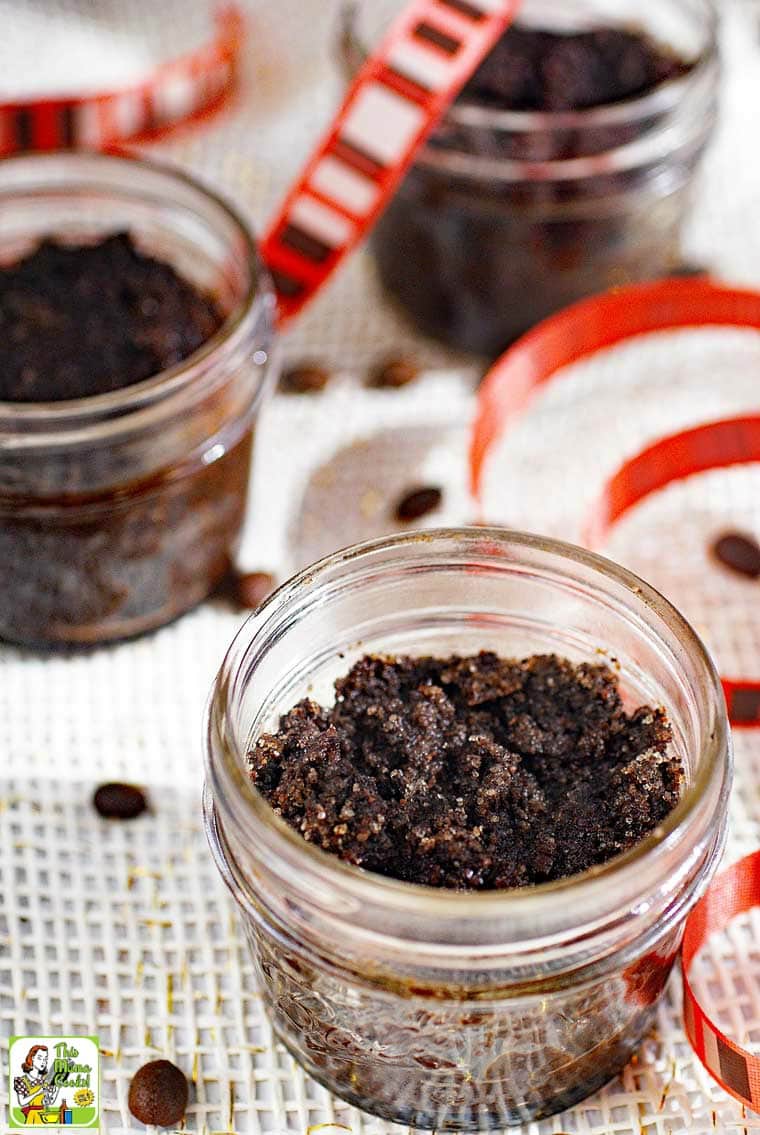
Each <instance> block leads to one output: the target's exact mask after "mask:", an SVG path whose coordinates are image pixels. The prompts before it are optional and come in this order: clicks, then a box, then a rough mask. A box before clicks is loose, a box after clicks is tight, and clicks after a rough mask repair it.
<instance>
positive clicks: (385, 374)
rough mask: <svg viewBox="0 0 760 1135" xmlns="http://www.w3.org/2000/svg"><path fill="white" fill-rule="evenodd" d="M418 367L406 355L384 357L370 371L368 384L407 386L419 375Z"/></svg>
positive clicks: (396, 387) (386, 386)
mask: <svg viewBox="0 0 760 1135" xmlns="http://www.w3.org/2000/svg"><path fill="white" fill-rule="evenodd" d="M419 373H420V368H419V366H418V364H417V363H416V362H415V360H414V359H412V358H410V357H409V356H408V355H396V356H391V357H389V358H387V359H384V360H383V361H382V362H381V363H379V364H378V365H377V366H376V367H375V368H374V369H373V370H372V371H371V372H370V376H369V385H370V386H375V387H378V388H381V389H383V388H385V389H393V390H398V389H399V388H400V387H402V386H408V385H409V383H410V382H414V380H415V378H417V377H418V376H419Z"/></svg>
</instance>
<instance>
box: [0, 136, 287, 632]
mask: <svg viewBox="0 0 760 1135" xmlns="http://www.w3.org/2000/svg"><path fill="white" fill-rule="evenodd" d="M123 231H129V233H130V234H131V236H132V239H133V240H134V241H135V242H136V244H137V245H138V247H139V248H140V249H141V250H142V251H143V252H146V253H148V254H151V255H154V256H156V257H157V258H159V259H162V260H164V261H167V262H169V263H170V264H171V265H172V267H174V268H175V269H176V270H177V271H178V272H179V273H180V274H181V275H182V276H183V277H184V278H185V279H187V280H188V281H189V282H191V283H192V284H194V285H195V286H197V287H198V288H200V289H202V290H203V291H206V292H209V293H211V294H213V296H214V298H215V300H216V302H217V303H218V304H219V306H220V307H221V309H222V311H223V312H224V313H225V315H226V320H225V322H224V324H223V325H222V327H221V328H220V330H219V331H218V332H217V334H216V335H215V336H214V337H213V338H212V339H210V340H209V341H208V342H207V343H206V344H204V345H203V346H202V347H201V348H200V349H199V350H198V351H196V352H195V353H194V354H193V355H191V356H190V357H189V358H188V359H186V360H184V361H183V362H181V363H178V364H177V365H176V366H173V367H171V368H170V369H168V370H166V371H164V372H162V373H161V374H158V375H156V376H154V377H153V378H150V379H148V380H147V381H144V382H140V383H137V384H134V385H132V386H127V387H125V388H123V389H121V390H117V391H115V392H113V393H108V394H103V395H96V396H93V397H88V398H80V399H72V400H68V401H60V402H50V403H11V402H2V403H0V574H2V579H3V587H2V589H1V590H0V635H1V636H2V637H4V638H7V639H10V640H12V641H15V642H19V643H27V644H33V645H54V644H66V643H77V644H92V643H97V642H103V641H106V640H110V639H118V638H123V637H125V636H128V635H134V634H137V633H139V632H142V631H147V630H150V629H152V628H154V627H158V626H160V625H162V624H164V623H167V622H169V621H170V620H171V619H173V618H175V617H176V616H177V615H180V614H182V613H183V612H184V611H187V610H188V609H189V608H191V607H193V606H194V605H195V604H197V603H198V602H200V601H201V600H202V599H204V598H205V597H206V595H208V594H209V592H210V591H211V590H212V589H213V587H214V586H215V585H216V584H217V583H218V581H219V580H220V578H221V577H222V575H223V574H224V572H225V571H226V570H227V568H228V565H229V563H230V558H231V557H232V556H233V555H234V552H235V550H236V546H237V542H238V538H239V534H240V530H241V525H242V522H243V517H244V514H245V505H246V496H247V490H248V480H249V472H250V462H251V447H252V439H253V425H254V422H255V419H256V415H257V413H258V410H259V407H260V405H261V402H262V399H263V397H264V394H265V392H266V390H267V388H268V386H269V385H270V383H271V381H272V378H273V373H272V372H273V368H272V367H271V365H270V352H271V346H272V336H273V317H274V299H273V293H272V290H271V287H270V284H269V281H268V277H267V275H266V272H265V271H264V270H263V268H262V266H261V263H260V261H259V259H258V254H257V252H256V246H255V243H254V238H253V236H252V234H251V232H250V231H249V229H248V226H247V225H246V224H245V222H244V221H242V220H241V218H240V217H238V216H237V215H236V214H235V213H234V212H233V211H232V210H231V209H230V207H229V206H228V205H227V204H225V203H224V202H223V201H222V200H221V199H219V198H218V197H216V196H215V195H214V194H213V193H210V192H209V191H208V190H207V189H204V188H203V187H202V186H201V185H199V184H197V183H196V182H195V181H193V180H192V179H190V178H188V177H186V176H184V175H182V174H179V173H176V172H174V171H172V170H170V169H168V168H162V167H161V166H158V165H154V164H152V163H148V162H144V161H140V160H137V159H136V158H128V157H117V156H103V155H84V154H61V155H57V154H51V155H46V156H34V157H22V158H13V159H9V160H6V161H4V162H3V163H2V164H1V165H0V259H1V260H2V262H3V263H11V262H13V261H14V260H16V259H18V258H19V257H21V256H23V255H25V254H27V253H28V252H29V251H31V249H32V248H33V247H34V246H35V245H36V244H37V243H38V242H39V241H40V240H41V239H42V238H44V237H49V236H53V237H55V238H57V239H59V240H62V241H65V242H66V243H72V244H76V243H85V242H91V241H96V240H98V239H102V238H103V237H105V236H107V235H111V234H113V233H115V232H123Z"/></svg>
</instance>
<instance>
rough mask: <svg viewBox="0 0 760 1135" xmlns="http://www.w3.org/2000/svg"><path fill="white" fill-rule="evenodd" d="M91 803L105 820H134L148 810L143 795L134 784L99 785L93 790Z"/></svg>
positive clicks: (145, 798)
mask: <svg viewBox="0 0 760 1135" xmlns="http://www.w3.org/2000/svg"><path fill="white" fill-rule="evenodd" d="M92 803H93V807H94V808H95V811H96V812H98V813H99V815H101V816H104V817H105V818H106V819H107V820H134V819H136V818H137V816H141V815H142V813H143V812H145V811H147V808H148V799H147V797H146V795H145V793H144V792H143V790H142V788H138V787H137V785H135V784H118V783H111V784H101V785H100V787H99V788H96V789H95V793H94V795H93V798H92Z"/></svg>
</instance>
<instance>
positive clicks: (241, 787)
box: [206, 528, 731, 921]
mask: <svg viewBox="0 0 760 1135" xmlns="http://www.w3.org/2000/svg"><path fill="white" fill-rule="evenodd" d="M436 540H451V541H456V542H458V543H459V544H461V545H463V546H464V547H467V546H473V550H475V547H476V546H477V545H480V549H481V552H482V548H483V544H484V542H486V543H487V542H493V541H495V542H497V543H498V544H499V545H500V546H502V547H505V548H513V549H517V550H518V551H519V550H520V549H521V548H522V549H524V550H526V551H532V552H541V553H546V554H547V555H550V556H553V557H556V559H557V560H558V561H563V560H564V561H567V562H570V563H575V564H577V565H579V566H581V567H583V568H586V569H590V570H591V571H592V572H594V573H595V574H599V575H601V576H603V577H606V578H607V579H608V580H610V581H612V582H613V583H615V584H618V585H622V586H623V587H624V588H625V590H626V591H627V592H629V593H631V594H632V595H634V596H635V599H636V602H637V603H638V604H640V605H642V606H643V607H647V608H650V609H654V611H655V612H656V613H657V615H658V616H659V617H660V618H661V619H662V620H663V621H664V622H665V623H666V624H667V626H668V627H669V629H670V630H671V631H673V632H674V634H675V636H676V637H677V639H678V640H679V642H680V643H682V644H683V645H684V647H685V649H687V650H688V651H689V652H690V654H691V657H692V658H693V659H694V660H695V661H696V662H697V664H698V669H699V671H700V674H701V679H702V680H703V682H704V688H705V691H706V693H707V696H708V698H709V700H710V703H711V714H710V730H711V732H710V734H709V736H708V737H707V739H706V743H705V749H704V751H703V753H704V759H702V760H700V762H699V765H698V767H697V770H696V773H695V776H694V779H693V781H692V783H691V784H690V785H689V787H688V789H687V790H686V792H685V793H684V795H683V797H682V799H681V801H680V802H679V804H678V805H677V807H676V808H675V809H674V811H673V812H671V813H670V815H669V816H668V817H667V818H666V819H665V820H664V821H663V822H662V823H661V824H660V825H659V826H658V827H657V829H656V830H655V831H654V832H652V833H650V835H648V836H647V837H646V838H645V839H644V840H642V841H641V842H640V843H638V844H636V846H635V847H633V848H631V849H630V850H629V851H627V852H625V853H623V854H622V855H619V856H617V857H615V858H614V859H612V860H610V861H609V862H607V863H605V864H601V865H599V866H598V867H594V868H592V869H591V870H589V871H586V872H584V873H583V874H579V875H574V876H571V877H569V878H567V879H562V880H559V881H557V882H551V883H542V884H539V885H536V886H533V887H526V888H516V889H512V890H502V891H476V892H456V891H451V890H444V889H441V888H433V887H425V886H421V885H419V884H412V883H407V882H402V881H400V880H396V879H390V878H386V877H384V876H381V875H378V874H375V873H372V872H368V871H363V870H361V869H360V868H357V867H355V866H353V865H350V864H347V863H344V862H342V861H341V860H340V859H338V858H337V857H336V856H334V855H331V854H329V853H327V852H325V851H323V850H321V849H319V848H317V847H315V846H313V845H312V844H310V843H308V842H307V841H306V840H304V839H303V837H302V836H301V835H299V834H298V833H297V832H296V831H294V830H293V829H292V828H291V827H290V826H289V825H288V824H286V823H285V821H284V820H282V818H281V817H279V816H277V814H276V813H275V812H274V810H273V809H272V808H271V806H270V805H269V804H268V803H267V801H266V800H265V799H264V797H263V796H262V795H261V794H260V793H259V792H257V791H256V789H255V788H254V786H253V784H252V782H251V781H250V779H249V778H248V777H247V775H245V772H244V760H245V753H244V752H243V751H242V748H241V745H240V738H235V737H233V736H231V735H230V731H229V729H228V728H226V726H227V721H228V719H227V715H226V705H227V704H228V700H229V698H230V693H231V686H232V684H233V682H234V680H235V675H236V672H237V669H238V666H239V664H240V661H241V660H242V658H244V657H245V655H246V653H247V651H248V650H250V648H251V647H252V646H253V645H254V644H255V643H256V642H257V641H259V643H260V644H261V645H262V646H264V647H265V644H266V641H267V639H268V637H269V636H270V635H271V634H273V633H275V631H274V627H273V624H274V623H275V622H276V620H277V618H278V615H279V614H280V613H281V612H282V611H283V609H284V608H285V607H286V606H287V604H288V602H289V601H290V600H291V599H293V598H295V597H297V596H298V595H299V593H301V592H303V591H304V590H305V589H306V588H308V589H310V590H311V591H312V592H313V591H314V589H315V588H316V586H317V585H318V584H319V582H320V580H321V579H324V578H326V577H328V576H329V575H330V573H331V572H332V571H333V570H334V569H336V568H339V567H341V566H344V565H348V564H351V563H353V562H357V561H361V560H362V559H366V558H367V557H372V556H373V555H375V554H377V553H379V552H382V551H393V550H396V551H401V550H403V549H404V548H409V547H411V546H412V545H416V544H419V543H420V542H423V543H428V542H431V541H436ZM246 742H247V738H246ZM215 745H216V746H219V745H221V747H222V753H221V761H217V759H216V753H215V752H214V749H215ZM220 766H221V767H220ZM730 773H731V756H730V743H729V733H728V724H727V717H726V713H725V702H724V698H723V691H722V686H721V682H720V678H719V676H718V674H717V671H716V669H715V666H714V663H713V661H712V659H711V657H710V655H709V653H708V651H707V649H706V647H705V646H704V644H703V643H702V641H701V639H700V638H699V636H698V635H697V633H696V631H695V630H694V629H693V628H692V627H691V625H690V624H689V623H688V621H687V620H686V619H685V618H684V616H683V615H681V613H680V612H679V611H678V610H677V609H676V608H675V607H674V606H673V605H672V604H671V603H670V602H669V600H667V599H666V598H665V597H664V596H662V595H661V594H660V593H659V592H658V591H656V590H655V589H654V588H653V587H652V586H651V585H649V584H647V583H646V582H644V581H643V580H641V579H640V578H639V577H638V576H636V575H635V574H634V573H632V572H630V571H629V570H628V569H626V568H624V567H622V566H621V565H619V564H616V563H614V562H613V561H612V560H609V559H607V558H605V557H603V556H600V555H598V554H597V553H594V552H590V551H587V550H586V549H583V548H580V547H577V546H575V545H571V544H568V543H565V542H563V541H559V540H554V539H549V538H546V537H543V536H537V535H532V534H526V533H521V532H514V531H511V530H508V529H503V528H459V529H456V528H453V529H434V530H429V531H424V532H412V533H407V534H402V535H395V536H390V537H384V538H381V539H375V540H370V541H367V542H365V543H361V544H358V545H354V546H351V547H349V548H346V549H343V550H341V551H338V552H336V553H334V554H332V555H330V556H327V557H325V558H324V559H322V560H320V561H319V562H318V563H316V564H314V565H313V566H311V567H308V568H306V569H304V570H303V571H301V572H300V573H298V574H297V575H296V576H294V577H293V578H292V579H291V580H289V581H288V582H287V583H285V584H284V585H283V586H282V587H280V588H279V589H278V590H277V591H276V592H275V593H274V594H273V595H272V596H271V597H270V598H269V599H268V600H267V602H266V603H265V604H264V605H263V606H262V607H261V608H260V609H259V611H258V612H256V613H255V614H254V615H252V616H251V617H250V618H249V619H248V620H247V621H246V623H245V624H244V625H243V627H242V628H241V630H240V631H239V633H238V635H237V636H236V638H235V640H234V642H233V644H232V646H231V647H230V649H229V651H228V653H227V655H226V657H225V659H224V662H223V664H222V667H221V670H220V672H219V675H218V677H217V680H216V682H215V685H214V687H213V690H212V693H211V697H210V700H209V703H208V707H207V713H206V783H207V787H209V786H210V788H211V796H212V800H213V801H217V800H218V797H217V795H216V792H215V789H216V788H218V787H220V786H221V787H223V789H224V800H225V807H226V808H227V807H229V808H230V809H231V811H232V813H233V814H234V818H235V820H236V821H241V822H242V823H243V824H245V822H246V820H247V821H251V820H253V821H254V822H255V823H256V824H261V825H263V827H264V828H265V829H266V831H267V834H268V836H271V837H272V840H273V845H274V846H273V851H274V853H275V854H283V855H284V856H285V858H287V859H289V860H290V862H291V865H292V864H294V863H297V864H299V865H302V866H306V867H309V868H311V869H313V873H314V877H315V878H317V877H318V878H319V879H320V880H322V881H324V882H325V883H327V884H328V885H329V884H330V883H334V884H335V885H336V888H338V889H341V890H345V891H348V892H350V893H351V894H352V896H353V897H354V898H357V899H359V901H364V900H365V899H366V900H367V901H370V902H372V901H375V902H377V903H378V904H379V905H385V906H386V907H388V908H393V910H395V911H396V912H397V913H399V914H404V913H414V914H415V915H417V916H420V915H422V916H423V917H425V916H429V917H430V918H433V919H434V918H435V917H436V916H438V917H442V916H448V917H450V916H452V915H454V914H455V915H456V916H458V917H462V918H472V919H476V920H478V921H481V920H486V919H487V918H488V917H492V916H495V915H496V914H498V916H499V918H501V919H504V918H505V917H509V915H510V913H514V914H515V915H517V914H518V912H519V915H520V917H521V918H525V919H526V920H527V921H529V914H530V911H531V909H536V908H537V905H538V904H545V903H546V902H547V901H552V900H555V899H558V898H562V899H567V900H571V899H572V900H577V901H578V902H581V901H582V899H583V897H584V896H586V897H588V896H590V895H591V894H592V893H597V892H598V891H599V889H600V888H602V887H605V886H607V885H608V884H609V883H610V882H611V881H621V882H622V880H624V879H629V880H630V879H632V877H633V876H634V874H637V873H638V872H639V870H640V869H641V867H642V865H643V864H652V863H653V862H654V861H655V860H656V859H657V858H658V856H659V854H660V853H662V852H664V851H667V850H668V849H671V848H673V847H675V846H676V845H677V844H679V843H680V841H681V839H682V837H683V835H684V833H685V832H686V831H687V830H688V829H689V828H690V826H691V825H692V824H694V823H695V822H698V821H699V818H700V815H701V817H702V819H703V820H704V819H705V817H704V810H705V800H706V799H707V798H708V796H710V794H712V797H713V802H714V801H715V799H717V798H719V797H721V796H727V793H728V788H729V785H730ZM708 789H709V790H710V792H708ZM217 811H218V809H217ZM225 815H226V812H225V813H224V814H223V815H222V816H221V817H218V818H221V820H222V824H224V819H225Z"/></svg>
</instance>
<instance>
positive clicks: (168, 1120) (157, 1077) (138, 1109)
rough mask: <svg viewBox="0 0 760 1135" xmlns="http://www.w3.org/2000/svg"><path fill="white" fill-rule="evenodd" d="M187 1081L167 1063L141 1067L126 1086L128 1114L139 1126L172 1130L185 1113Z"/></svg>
mask: <svg viewBox="0 0 760 1135" xmlns="http://www.w3.org/2000/svg"><path fill="white" fill-rule="evenodd" d="M187 1095H188V1088H187V1077H186V1076H185V1074H184V1072H182V1071H180V1069H179V1068H178V1067H177V1066H176V1064H172V1063H171V1061H170V1060H151V1061H150V1063H149V1064H143V1066H142V1068H138V1070H137V1071H136V1072H135V1074H134V1076H133V1077H132V1083H131V1084H130V1085H129V1110H130V1111H131V1112H132V1114H133V1115H134V1117H135V1119H138V1120H139V1121H140V1123H146V1124H155V1125H156V1126H157V1127H174V1126H175V1125H176V1124H178V1123H180V1122H181V1120H182V1118H183V1116H184V1114H185V1111H186V1110H187Z"/></svg>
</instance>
